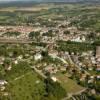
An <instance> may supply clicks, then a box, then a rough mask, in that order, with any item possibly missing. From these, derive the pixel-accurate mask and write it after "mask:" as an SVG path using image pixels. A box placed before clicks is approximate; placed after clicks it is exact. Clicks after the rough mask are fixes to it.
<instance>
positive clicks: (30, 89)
mask: <svg viewBox="0 0 100 100" xmlns="http://www.w3.org/2000/svg"><path fill="white" fill-rule="evenodd" d="M7 89H8V91H9V93H10V94H11V95H10V96H9V98H10V100H40V98H41V97H42V95H43V94H44V83H43V81H42V80H41V79H40V78H39V77H38V75H37V74H36V73H35V72H34V71H30V73H26V74H25V76H24V77H22V78H19V79H18V80H14V81H12V82H11V83H10V84H9V85H8V87H7Z"/></svg>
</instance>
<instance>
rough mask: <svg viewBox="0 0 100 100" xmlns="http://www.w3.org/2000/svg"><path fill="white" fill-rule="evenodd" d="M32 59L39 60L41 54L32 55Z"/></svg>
mask: <svg viewBox="0 0 100 100" xmlns="http://www.w3.org/2000/svg"><path fill="white" fill-rule="evenodd" d="M34 59H35V60H36V61H37V60H41V59H42V55H41V54H40V53H37V54H36V55H35V56H34Z"/></svg>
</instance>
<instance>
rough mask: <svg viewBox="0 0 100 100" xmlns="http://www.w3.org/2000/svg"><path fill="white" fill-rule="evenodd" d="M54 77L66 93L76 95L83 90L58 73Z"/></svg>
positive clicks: (64, 75)
mask: <svg viewBox="0 0 100 100" xmlns="http://www.w3.org/2000/svg"><path fill="white" fill-rule="evenodd" d="M56 77H57V79H58V80H59V81H60V83H61V85H62V87H63V88H65V89H66V91H67V92H68V93H76V92H79V91H81V90H82V89H84V88H83V87H81V86H80V85H78V84H77V83H75V81H73V80H71V79H69V78H68V77H67V75H66V74H61V73H58V74H56Z"/></svg>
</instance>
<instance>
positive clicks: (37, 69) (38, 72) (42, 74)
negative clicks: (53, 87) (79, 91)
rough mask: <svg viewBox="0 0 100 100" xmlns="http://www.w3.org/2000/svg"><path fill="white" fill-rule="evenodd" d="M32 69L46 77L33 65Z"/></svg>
mask: <svg viewBox="0 0 100 100" xmlns="http://www.w3.org/2000/svg"><path fill="white" fill-rule="evenodd" d="M31 68H32V69H34V70H35V72H36V73H38V74H39V75H40V76H42V77H43V78H45V79H46V78H47V77H46V76H45V75H44V74H43V73H42V72H41V71H40V70H38V69H37V68H36V67H35V66H32V67H31Z"/></svg>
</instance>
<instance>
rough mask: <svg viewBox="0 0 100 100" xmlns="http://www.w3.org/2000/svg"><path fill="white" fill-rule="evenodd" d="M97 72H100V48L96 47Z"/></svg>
mask: <svg viewBox="0 0 100 100" xmlns="http://www.w3.org/2000/svg"><path fill="white" fill-rule="evenodd" d="M96 61H97V71H100V46H97V47H96Z"/></svg>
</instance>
